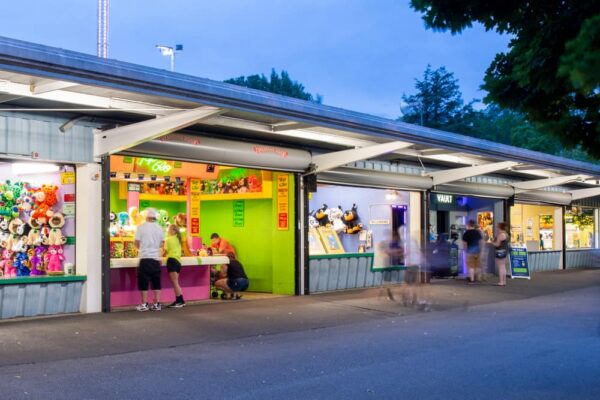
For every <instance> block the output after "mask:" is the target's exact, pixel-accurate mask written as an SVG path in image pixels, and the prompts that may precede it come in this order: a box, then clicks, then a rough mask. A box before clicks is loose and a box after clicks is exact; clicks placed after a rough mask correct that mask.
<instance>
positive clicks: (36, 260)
mask: <svg viewBox="0 0 600 400" xmlns="http://www.w3.org/2000/svg"><path fill="white" fill-rule="evenodd" d="M45 253H46V247H45V246H36V247H35V248H31V249H29V251H28V252H27V256H28V257H29V265H30V268H31V275H44V274H45V273H46V266H45V265H44V254H45Z"/></svg>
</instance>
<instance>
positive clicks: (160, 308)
mask: <svg viewBox="0 0 600 400" xmlns="http://www.w3.org/2000/svg"><path fill="white" fill-rule="evenodd" d="M150 310H152V311H160V310H162V306H161V305H160V303H154V304H152V306H150Z"/></svg>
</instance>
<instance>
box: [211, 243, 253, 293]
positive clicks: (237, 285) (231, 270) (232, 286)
mask: <svg viewBox="0 0 600 400" xmlns="http://www.w3.org/2000/svg"><path fill="white" fill-rule="evenodd" d="M227 257H229V265H223V266H222V267H221V277H222V278H221V279H219V280H218V281H216V282H215V286H216V287H217V289H220V290H222V291H223V292H224V293H225V294H226V295H227V297H226V299H230V300H231V299H234V300H239V299H241V298H242V296H241V295H240V292H245V291H246V290H247V289H248V285H249V284H250V282H249V281H248V277H247V276H246V272H244V267H243V266H242V264H241V263H240V262H239V261H238V260H237V259H236V258H235V254H233V253H227Z"/></svg>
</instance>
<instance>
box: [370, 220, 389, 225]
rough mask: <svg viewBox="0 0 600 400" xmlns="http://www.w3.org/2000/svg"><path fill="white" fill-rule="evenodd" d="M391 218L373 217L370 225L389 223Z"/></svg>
mask: <svg viewBox="0 0 600 400" xmlns="http://www.w3.org/2000/svg"><path fill="white" fill-rule="evenodd" d="M389 224H390V220H389V219H372V220H370V221H369V225H389Z"/></svg>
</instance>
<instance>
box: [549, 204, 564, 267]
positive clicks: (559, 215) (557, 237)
mask: <svg viewBox="0 0 600 400" xmlns="http://www.w3.org/2000/svg"><path fill="white" fill-rule="evenodd" d="M564 224H565V221H564V220H563V210H562V207H556V208H555V209H554V238H553V239H552V243H553V244H554V250H560V251H567V249H565V247H564V242H565V240H564V239H565V238H564V237H563V226H564ZM564 267H565V266H564V265H563V257H560V263H559V266H558V268H559V269H563V268H564Z"/></svg>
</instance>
